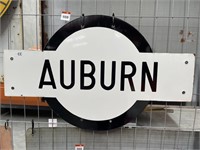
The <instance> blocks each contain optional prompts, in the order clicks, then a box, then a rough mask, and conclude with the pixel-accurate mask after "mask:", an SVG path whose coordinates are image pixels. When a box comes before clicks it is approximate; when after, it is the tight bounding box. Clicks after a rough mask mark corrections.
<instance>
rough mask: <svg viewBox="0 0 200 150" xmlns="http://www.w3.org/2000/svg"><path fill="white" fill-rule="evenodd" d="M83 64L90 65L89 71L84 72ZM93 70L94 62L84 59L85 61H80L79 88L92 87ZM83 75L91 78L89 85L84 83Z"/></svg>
mask: <svg viewBox="0 0 200 150" xmlns="http://www.w3.org/2000/svg"><path fill="white" fill-rule="evenodd" d="M85 65H90V67H91V72H89V73H85ZM94 72H95V66H94V64H93V63H92V62H91V61H89V60H85V61H81V85H80V86H81V87H80V88H81V89H85V90H89V89H92V88H93V87H94V85H95V82H96V81H95V78H94V76H93V75H94ZM85 77H89V78H90V79H91V84H90V85H87V86H86V85H85V83H84V78H85Z"/></svg>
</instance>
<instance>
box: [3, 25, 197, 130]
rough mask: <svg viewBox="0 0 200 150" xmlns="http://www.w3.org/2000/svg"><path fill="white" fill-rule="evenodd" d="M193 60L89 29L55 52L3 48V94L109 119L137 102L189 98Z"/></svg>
mask: <svg viewBox="0 0 200 150" xmlns="http://www.w3.org/2000/svg"><path fill="white" fill-rule="evenodd" d="M194 62H195V58H194V55H193V54H170V53H140V52H139V50H138V49H137V47H136V46H135V45H134V44H133V43H132V42H131V41H130V40H129V39H128V38H127V37H126V36H125V35H123V34H122V33H120V32H118V31H116V30H113V29H109V28H105V27H90V28H85V29H82V30H79V31H77V32H75V33H73V34H71V35H69V36H68V37H67V38H65V39H64V40H63V41H62V42H61V44H60V45H59V46H58V47H57V49H56V51H25V50H5V51H4V64H5V66H4V68H5V86H6V89H5V94H6V95H7V96H40V97H48V98H49V99H50V100H49V101H53V99H52V98H56V100H57V101H58V103H59V106H60V105H61V106H62V108H60V109H61V110H62V111H63V112H64V111H67V112H68V113H69V114H70V115H72V116H76V117H77V118H78V119H80V122H84V120H86V121H89V122H92V123H94V122H104V121H110V123H111V122H112V120H113V119H114V118H116V117H119V116H121V115H122V114H124V113H126V112H127V111H128V110H129V109H130V108H131V107H132V106H133V105H135V104H136V102H137V101H147V100H153V101H176V102H183V101H184V102H186V101H191V99H192V89H193V77H194ZM13 68H14V69H13ZM50 103H51V102H50ZM58 109H59V108H58ZM70 115H69V116H70ZM81 119H82V121H81ZM86 125H87V123H86ZM83 126H84V125H83ZM83 128H86V127H83ZM111 128H114V127H111ZM93 129H95V128H93ZM105 129H107V128H105Z"/></svg>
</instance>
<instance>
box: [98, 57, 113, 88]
mask: <svg viewBox="0 0 200 150" xmlns="http://www.w3.org/2000/svg"><path fill="white" fill-rule="evenodd" d="M115 71H116V62H115V61H113V62H112V74H111V84H110V85H109V86H106V85H105V84H104V81H105V76H104V74H105V62H104V61H101V87H102V88H104V89H105V90H111V89H112V88H113V87H114V85H115Z"/></svg>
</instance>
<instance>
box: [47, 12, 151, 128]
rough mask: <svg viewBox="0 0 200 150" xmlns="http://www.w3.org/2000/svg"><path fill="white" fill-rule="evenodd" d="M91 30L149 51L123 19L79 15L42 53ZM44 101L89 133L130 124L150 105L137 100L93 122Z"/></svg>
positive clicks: (146, 44) (51, 99)
mask: <svg viewBox="0 0 200 150" xmlns="http://www.w3.org/2000/svg"><path fill="white" fill-rule="evenodd" d="M90 27H105V28H110V29H113V30H116V31H118V32H120V33H122V34H123V35H125V36H126V37H127V38H128V39H129V40H130V41H131V42H132V43H133V44H134V45H135V46H136V47H137V49H138V50H139V52H152V50H151V48H150V46H149V44H148V42H147V41H146V40H145V38H144V37H143V36H142V35H141V34H140V33H139V32H138V31H137V30H136V29H135V28H134V27H132V26H131V25H130V24H128V23H126V22H124V21H123V20H120V19H117V18H115V17H112V16H103V15H92V16H82V17H80V18H78V19H75V20H73V21H71V22H69V23H68V24H66V25H64V26H63V27H61V28H60V29H59V30H58V31H57V32H56V33H55V34H54V35H53V36H52V37H51V39H50V40H49V41H48V43H47V45H46V46H45V48H44V49H45V51H56V49H57V48H58V46H59V45H60V44H61V43H62V42H63V40H65V38H67V37H68V36H70V35H71V34H73V33H74V32H77V31H79V30H81V29H83V28H90ZM44 100H46V101H47V103H48V104H49V106H50V107H51V108H52V109H53V110H54V112H55V113H57V114H58V115H59V116H60V117H61V118H63V119H64V120H65V121H67V122H69V123H70V124H72V125H75V126H77V127H80V128H82V129H90V130H109V129H114V128H117V127H120V126H122V125H124V124H126V123H128V122H131V121H133V120H135V119H136V117H137V116H138V115H139V114H140V113H141V112H142V111H143V110H144V108H145V107H146V106H147V104H148V103H149V102H148V101H137V102H136V103H135V104H134V105H133V106H132V107H131V108H130V109H129V110H127V111H126V112H125V113H123V114H122V115H120V116H118V117H116V118H112V119H110V120H104V121H92V120H86V119H83V118H80V117H78V116H76V115H74V114H72V113H71V112H69V111H68V110H66V109H65V108H64V107H63V106H62V105H61V104H60V102H59V101H58V100H57V99H56V98H49V97H44ZM91 113H92V112H91ZM108 113H109V112H108Z"/></svg>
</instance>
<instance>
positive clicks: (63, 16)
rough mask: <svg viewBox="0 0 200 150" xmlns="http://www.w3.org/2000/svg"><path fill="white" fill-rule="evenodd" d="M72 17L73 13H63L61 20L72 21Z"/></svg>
mask: <svg viewBox="0 0 200 150" xmlns="http://www.w3.org/2000/svg"><path fill="white" fill-rule="evenodd" d="M70 17H71V12H69V11H63V12H62V13H61V18H60V19H61V20H64V21H70Z"/></svg>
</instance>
